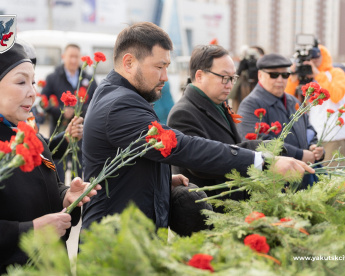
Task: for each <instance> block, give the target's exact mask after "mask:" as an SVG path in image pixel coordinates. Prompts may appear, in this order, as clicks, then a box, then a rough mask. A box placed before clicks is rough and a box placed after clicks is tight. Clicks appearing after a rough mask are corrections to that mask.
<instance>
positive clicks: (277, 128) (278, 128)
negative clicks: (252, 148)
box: [270, 121, 282, 135]
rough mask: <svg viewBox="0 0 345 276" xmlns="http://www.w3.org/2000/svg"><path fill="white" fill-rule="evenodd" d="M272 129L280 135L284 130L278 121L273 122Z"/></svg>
mask: <svg viewBox="0 0 345 276" xmlns="http://www.w3.org/2000/svg"><path fill="white" fill-rule="evenodd" d="M270 130H271V131H272V132H273V133H275V134H277V135H278V134H279V133H280V132H281V131H282V125H281V124H280V123H279V122H278V121H276V122H274V123H271V128H270Z"/></svg>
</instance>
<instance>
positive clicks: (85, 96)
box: [74, 86, 89, 102]
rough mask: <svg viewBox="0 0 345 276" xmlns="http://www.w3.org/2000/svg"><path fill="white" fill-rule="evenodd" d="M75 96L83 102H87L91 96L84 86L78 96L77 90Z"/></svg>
mask: <svg viewBox="0 0 345 276" xmlns="http://www.w3.org/2000/svg"><path fill="white" fill-rule="evenodd" d="M74 94H75V95H76V96H77V97H78V98H79V99H80V101H81V102H87V100H88V98H89V95H88V94H87V89H86V88H85V87H84V86H82V87H80V88H79V91H78V94H77V90H76V91H75V92H74Z"/></svg>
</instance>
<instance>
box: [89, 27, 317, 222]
mask: <svg viewBox="0 0 345 276" xmlns="http://www.w3.org/2000/svg"><path fill="white" fill-rule="evenodd" d="M171 50H172V42H171V40H170V38H169V36H168V35H167V34H166V33H165V32H164V31H163V30H162V29H161V28H159V27H158V26H156V25H154V24H152V23H149V22H144V23H138V24H134V25H132V26H130V27H127V28H125V29H124V30H123V31H122V32H120V34H119V35H118V37H117V40H116V44H115V47H114V70H112V71H111V72H110V73H109V74H108V76H107V77H106V78H105V79H104V80H103V81H102V82H101V84H100V85H99V87H98V88H97V90H96V91H95V93H94V97H93V99H92V101H91V103H90V105H89V110H88V113H87V115H86V118H85V125H84V143H83V157H84V162H85V179H90V177H93V176H97V175H98V174H99V172H100V171H101V170H102V168H103V166H104V163H105V161H106V160H107V159H108V158H114V156H115V155H116V153H117V151H118V149H119V148H126V147H127V146H128V145H129V144H130V143H131V142H132V141H134V140H136V139H137V138H138V137H139V136H140V134H141V133H142V132H146V131H147V130H148V125H150V124H151V122H152V121H156V120H158V117H157V115H156V114H155V112H154V110H153V108H152V106H151V104H150V103H152V102H154V101H155V100H157V99H158V98H159V97H160V95H161V90H162V88H163V86H164V83H165V82H166V81H167V80H168V76H167V68H168V66H169V64H170V51H171ZM163 128H164V129H169V127H167V126H164V125H163ZM173 131H174V132H175V134H176V139H177V146H176V148H174V149H173V150H172V152H171V154H170V155H169V156H167V157H166V158H164V157H163V156H162V155H161V154H160V152H159V151H156V150H151V151H148V152H147V153H146V154H145V155H144V156H143V157H141V158H137V159H136V160H135V164H133V165H132V166H124V167H122V168H121V169H120V170H118V171H117V173H118V176H117V177H115V178H110V179H108V183H109V195H110V198H109V199H108V198H107V196H106V193H105V192H102V191H104V190H105V189H103V190H102V191H101V192H99V193H98V195H97V196H96V197H94V198H93V199H92V200H91V201H90V202H89V203H88V204H87V205H86V206H85V208H84V210H83V226H82V227H83V228H88V227H89V226H90V224H91V223H92V222H94V221H100V220H101V219H102V217H104V216H106V215H109V214H114V213H121V212H122V211H123V209H124V208H125V207H126V206H127V205H128V203H129V202H130V201H132V202H134V203H135V204H136V205H137V206H138V207H139V208H140V210H141V211H142V212H143V213H144V214H145V215H146V216H147V217H149V218H150V219H152V220H153V221H154V222H155V224H156V227H167V226H168V222H169V210H170V191H171V185H173V186H174V185H178V184H180V183H179V181H180V179H176V177H174V176H173V177H172V175H171V171H170V165H176V166H181V167H188V168H190V169H193V170H197V171H204V172H206V173H214V174H218V175H222V174H225V173H227V172H229V171H231V170H232V169H234V168H235V169H237V170H238V171H239V172H240V173H241V174H246V171H247V168H248V167H249V166H250V165H252V164H254V162H255V160H256V161H257V162H258V163H259V166H260V169H261V167H262V164H263V159H262V158H261V154H260V153H255V152H253V151H251V150H248V149H244V148H240V147H237V146H233V145H229V144H224V143H221V142H218V141H211V140H207V139H204V138H200V137H192V136H187V135H184V134H183V133H181V132H180V131H178V130H173ZM275 169H277V170H278V171H279V172H281V173H285V172H286V171H289V170H297V171H299V172H301V173H303V172H304V170H305V169H306V170H308V171H311V172H313V170H312V169H311V168H310V167H308V166H307V165H306V164H305V163H303V162H301V161H298V160H294V159H292V158H288V157H281V158H278V161H277V163H276V164H275Z"/></svg>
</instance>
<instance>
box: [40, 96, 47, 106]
mask: <svg viewBox="0 0 345 276" xmlns="http://www.w3.org/2000/svg"><path fill="white" fill-rule="evenodd" d="M40 97H41V102H40V105H41V107H42V108H44V109H46V108H48V106H49V101H48V98H47V96H46V95H41V96H40Z"/></svg>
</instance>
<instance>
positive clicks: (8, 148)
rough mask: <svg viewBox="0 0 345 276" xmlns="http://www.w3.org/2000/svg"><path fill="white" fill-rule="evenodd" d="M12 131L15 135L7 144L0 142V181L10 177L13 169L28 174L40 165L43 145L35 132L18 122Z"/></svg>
mask: <svg viewBox="0 0 345 276" xmlns="http://www.w3.org/2000/svg"><path fill="white" fill-rule="evenodd" d="M14 131H15V132H16V133H17V134H16V135H13V136H12V137H11V140H10V141H9V142H8V141H0V164H1V169H0V171H1V173H0V180H2V179H5V178H7V177H8V176H10V172H11V171H12V170H13V169H15V168H18V167H19V168H20V169H21V170H22V171H23V172H30V171H32V170H33V169H34V168H35V167H36V166H39V165H41V163H42V159H41V153H42V152H43V144H42V142H41V141H40V140H39V139H38V137H37V136H36V131H35V130H34V129H33V128H32V127H31V126H30V125H28V124H26V123H25V122H19V123H18V127H17V129H14Z"/></svg>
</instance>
